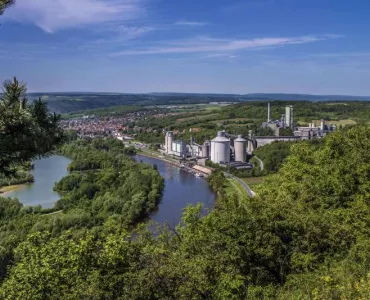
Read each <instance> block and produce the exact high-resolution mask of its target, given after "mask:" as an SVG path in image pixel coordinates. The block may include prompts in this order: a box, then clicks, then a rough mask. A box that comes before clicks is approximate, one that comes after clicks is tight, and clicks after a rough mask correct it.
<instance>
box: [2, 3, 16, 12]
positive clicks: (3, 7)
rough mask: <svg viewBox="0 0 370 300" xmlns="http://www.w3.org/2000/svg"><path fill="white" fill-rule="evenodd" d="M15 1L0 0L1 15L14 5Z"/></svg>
mask: <svg viewBox="0 0 370 300" xmlns="http://www.w3.org/2000/svg"><path fill="white" fill-rule="evenodd" d="M14 2H15V1H14V0H0V15H2V14H3V13H4V10H5V9H6V8H8V7H9V6H10V5H12V4H14Z"/></svg>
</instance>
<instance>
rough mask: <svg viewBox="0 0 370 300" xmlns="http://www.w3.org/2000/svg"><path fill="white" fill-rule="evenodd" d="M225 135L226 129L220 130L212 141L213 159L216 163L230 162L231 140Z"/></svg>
mask: <svg viewBox="0 0 370 300" xmlns="http://www.w3.org/2000/svg"><path fill="white" fill-rule="evenodd" d="M225 135H226V134H225V132H224V131H219V132H218V133H217V137H216V138H214V139H213V140H212V141H211V160H212V162H214V163H217V164H219V163H221V162H222V163H229V162H230V140H229V139H228V138H227V137H226V136H225Z"/></svg>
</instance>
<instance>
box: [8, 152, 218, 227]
mask: <svg viewBox="0 0 370 300" xmlns="http://www.w3.org/2000/svg"><path fill="white" fill-rule="evenodd" d="M134 158H135V160H136V161H137V162H140V161H142V162H144V163H149V164H151V165H154V164H156V165H157V167H158V171H159V172H160V174H161V176H162V177H163V178H164V180H165V189H164V192H163V197H162V200H161V202H160V203H159V206H158V209H157V211H155V212H153V213H152V215H151V216H150V219H151V220H152V221H155V222H159V223H162V224H163V223H165V222H167V223H168V224H169V225H170V226H173V227H174V226H176V225H177V224H178V223H179V221H180V220H181V216H182V212H183V209H184V208H185V207H186V206H187V205H188V204H197V203H198V202H200V203H202V204H203V206H204V212H206V211H207V210H208V209H210V208H212V207H213V205H214V202H215V199H216V195H215V193H213V192H212V190H211V188H210V187H209V185H208V183H207V181H206V180H204V179H201V178H196V177H195V176H194V175H191V174H189V173H187V172H185V171H182V170H181V169H180V168H178V167H175V166H173V165H170V164H168V163H165V162H163V161H161V160H158V159H154V158H148V157H145V156H140V155H136V156H135V157H134ZM70 162H71V160H70V159H68V158H66V157H64V156H58V155H55V156H52V157H49V158H43V159H40V160H37V161H36V162H35V168H34V170H32V174H33V176H34V178H35V183H34V184H29V185H22V186H20V188H19V189H17V190H14V191H11V192H8V193H4V194H1V196H2V197H12V198H18V199H19V201H20V202H22V203H23V204H24V205H25V206H36V205H41V206H42V207H43V208H51V207H53V206H54V203H55V202H56V201H58V200H59V199H60V198H61V197H60V195H59V194H58V193H56V192H54V191H53V187H54V184H55V183H56V182H58V181H59V180H61V179H62V178H63V177H65V176H67V175H68V172H67V167H68V165H69V163H70Z"/></svg>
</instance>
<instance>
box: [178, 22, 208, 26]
mask: <svg viewBox="0 0 370 300" xmlns="http://www.w3.org/2000/svg"><path fill="white" fill-rule="evenodd" d="M174 25H177V26H205V25H208V23H207V22H198V21H177V22H175V23H174Z"/></svg>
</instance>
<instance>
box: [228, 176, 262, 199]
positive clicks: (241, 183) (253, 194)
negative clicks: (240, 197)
mask: <svg viewBox="0 0 370 300" xmlns="http://www.w3.org/2000/svg"><path fill="white" fill-rule="evenodd" d="M225 175H226V177H231V178H232V179H235V180H236V181H237V182H238V183H239V184H240V185H241V186H242V187H243V188H244V189H245V191H246V192H247V194H248V196H249V197H254V196H255V195H256V193H255V192H253V191H252V190H251V188H250V187H249V186H248V185H247V184H246V183H245V182H244V181H243V180H241V179H240V178H238V177H235V176H234V175H232V174H230V173H226V172H225Z"/></svg>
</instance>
